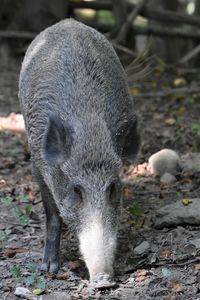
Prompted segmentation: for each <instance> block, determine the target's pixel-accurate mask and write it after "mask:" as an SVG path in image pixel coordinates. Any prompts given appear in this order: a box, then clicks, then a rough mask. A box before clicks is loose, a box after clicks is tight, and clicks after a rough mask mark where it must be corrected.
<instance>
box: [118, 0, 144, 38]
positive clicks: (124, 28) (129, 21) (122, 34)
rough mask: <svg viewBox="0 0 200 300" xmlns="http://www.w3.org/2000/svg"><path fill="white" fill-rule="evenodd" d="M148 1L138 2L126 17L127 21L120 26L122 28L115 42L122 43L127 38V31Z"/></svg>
mask: <svg viewBox="0 0 200 300" xmlns="http://www.w3.org/2000/svg"><path fill="white" fill-rule="evenodd" d="M148 1H149V0H141V1H139V2H138V4H137V5H136V6H135V7H134V8H133V10H132V11H131V13H130V14H129V15H128V17H127V19H126V20H125V22H124V24H123V25H122V28H121V29H120V31H119V34H118V37H117V41H118V42H122V43H123V42H124V41H125V39H126V36H127V33H128V31H129V30H130V28H131V27H132V25H133V22H134V20H135V19H136V17H137V16H138V14H139V13H140V12H141V10H142V9H143V8H144V6H145V5H146V4H147V2H148Z"/></svg>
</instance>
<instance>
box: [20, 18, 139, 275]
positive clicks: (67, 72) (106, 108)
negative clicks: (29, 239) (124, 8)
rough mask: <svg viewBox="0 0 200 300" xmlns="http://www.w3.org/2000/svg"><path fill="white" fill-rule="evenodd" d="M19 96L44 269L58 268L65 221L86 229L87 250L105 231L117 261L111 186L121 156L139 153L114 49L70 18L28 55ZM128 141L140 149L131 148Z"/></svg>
mask: <svg viewBox="0 0 200 300" xmlns="http://www.w3.org/2000/svg"><path fill="white" fill-rule="evenodd" d="M19 99H20V104H21V109H22V112H23V115H24V119H25V126H26V131H27V135H28V142H29V145H30V149H31V156H32V162H33V169H34V173H35V176H36V178H37V180H38V182H39V184H40V188H41V191H42V198H43V203H44V206H45V211H46V214H47V242H46V250H45V251H46V252H45V256H44V262H43V265H42V268H43V269H45V270H48V269H50V270H51V269H52V270H57V269H56V268H57V267H55V266H57V258H55V257H57V252H58V251H59V239H60V235H59V233H58V231H60V228H61V221H60V219H59V218H60V216H61V217H62V218H63V220H64V221H65V222H68V223H69V224H70V225H72V227H74V228H75V229H76V231H77V232H81V238H80V239H81V243H82V244H83V245H84V246H83V245H82V246H83V247H82V248H83V249H84V251H86V250H85V249H87V243H86V244H85V241H83V237H85V236H88V234H89V233H88V232H91V235H93V234H96V233H97V234H98V235H99V236H101V235H102V234H104V233H105V237H104V238H103V240H104V242H103V243H105V245H104V244H102V245H101V255H103V254H102V253H104V251H103V248H102V247H104V246H105V249H107V250H105V251H108V253H109V256H112V258H111V260H110V261H111V262H112V261H113V257H114V251H115V244H116V243H115V239H116V228H117V214H118V211H119V209H118V208H119V206H120V201H118V200H119V199H120V197H121V190H120V188H118V184H115V187H114V191H115V190H116V193H115V192H113V188H112V182H117V181H118V182H119V178H118V173H119V170H120V168H121V166H122V160H123V157H125V156H126V155H127V156H129V157H134V155H135V154H136V152H137V148H138V136H137V134H136V116H135V113H134V108H133V101H132V97H131V95H130V92H129V89H128V84H127V78H126V75H125V72H124V70H123V68H122V66H121V63H120V61H119V59H118V57H117V55H116V53H115V51H114V50H113V47H112V46H111V44H110V43H109V42H108V41H107V39H106V38H105V37H104V36H103V35H102V34H100V33H99V32H97V31H96V30H94V29H92V28H90V27H88V26H85V25H83V24H81V23H79V22H77V21H74V20H72V19H68V20H63V21H61V22H59V23H57V24H55V25H53V26H51V27H49V28H47V29H46V30H44V31H43V32H42V33H40V34H39V35H38V36H37V37H36V38H35V40H34V41H33V42H32V43H31V45H30V46H29V48H28V50H27V53H26V55H25V58H24V61H23V64H22V69H21V73H20V80H19ZM132 132H133V136H132V135H131V133H132ZM126 136H127V138H128V140H131V142H133V144H134V143H135V145H130V143H126ZM125 144H126V145H125ZM77 185H78V186H81V188H82V189H83V191H82V195H83V198H84V199H83V200H81V196H79V193H78V194H77V191H76V186H77ZM109 185H110V186H111V188H110V189H109ZM111 192H112V194H113V195H114V196H112V195H111ZM55 203H56V206H55ZM57 209H58V212H57ZM51 215H53V216H54V218H53V217H52V220H53V221H52V220H51ZM59 215H60V216H59ZM94 216H98V217H99V218H100V219H99V223H98V224H97V225H96V233H95V232H93V231H92V228H90V224H93V223H94V221H95V218H94ZM55 220H56V221H55ZM88 220H90V224H88V223H87V221H88ZM88 226H89V228H88ZM91 226H92V225H91ZM102 226H105V228H103V227H102ZM84 228H87V233H85V231H84ZM90 230H91V231H90ZM48 235H49V236H50V237H53V241H52V238H51V239H50V238H48ZM107 237H108V239H107ZM109 239H110V240H112V243H110V244H109ZM106 243H107V244H106ZM94 248H95V247H94ZM97 248H98V247H97ZM95 249H96V248H95ZM49 253H50V254H49ZM83 256H84V257H88V255H87V253H83ZM97 256H98V253H97ZM105 256H106V254H105ZM107 256H108V255H107ZM107 256H106V257H107ZM107 259H108V257H107V258H106V260H105V261H107ZM97 260H98V257H97ZM51 261H52V265H51ZM90 263H91V262H90ZM48 264H50V266H49V265H48ZM86 264H87V261H86ZM111 265H112V263H111ZM111 265H110V268H111ZM91 268H93V267H91ZM94 269H95V270H96V268H94ZM89 271H90V270H89Z"/></svg>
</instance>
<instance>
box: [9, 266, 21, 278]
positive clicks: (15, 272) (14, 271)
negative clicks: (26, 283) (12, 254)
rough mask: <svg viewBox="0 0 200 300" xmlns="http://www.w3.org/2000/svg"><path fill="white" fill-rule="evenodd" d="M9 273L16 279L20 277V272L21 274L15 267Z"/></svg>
mask: <svg viewBox="0 0 200 300" xmlns="http://www.w3.org/2000/svg"><path fill="white" fill-rule="evenodd" d="M10 271H11V273H12V274H13V275H14V276H15V277H17V278H19V277H22V272H21V270H20V268H19V267H17V266H16V265H14V266H13V267H12V268H11V269H10Z"/></svg>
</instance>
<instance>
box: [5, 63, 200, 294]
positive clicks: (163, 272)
mask: <svg viewBox="0 0 200 300" xmlns="http://www.w3.org/2000/svg"><path fill="white" fill-rule="evenodd" d="M0 64H1V65H2V66H0V68H1V76H0V116H7V115H8V114H9V113H10V112H19V105H18V99H17V81H18V74H19V70H20V59H18V60H10V61H9V64H5V63H3V62H2V63H0ZM199 74H200V71H198V70H196V71H194V72H191V71H189V70H178V69H176V70H174V69H166V68H165V67H164V66H163V65H158V67H157V68H156V69H155V71H154V72H153V74H152V75H151V76H150V78H147V79H145V80H143V81H140V82H138V83H137V84H135V85H134V86H133V87H132V94H133V95H135V103H136V110H137V112H138V115H139V124H140V125H139V126H140V132H141V137H142V145H141V152H140V155H139V157H138V161H137V163H144V162H147V161H148V158H149V156H150V155H151V154H153V153H155V152H157V151H159V150H160V149H163V148H171V149H174V150H176V151H178V152H179V153H180V154H185V153H188V152H192V151H199V152H200V149H199V136H198V134H197V133H196V132H195V130H194V126H193V127H192V124H197V123H198V124H199V113H200V101H199V100H200V95H198V94H184V93H180V92H179V93H175V94H173V95H171V96H167V97H145V98H140V97H138V95H139V94H140V93H144V92H146V93H147V92H153V91H157V90H162V91H165V90H167V89H170V88H172V87H180V86H183V87H184V86H186V85H187V84H194V85H198V80H199ZM178 80H179V81H178ZM132 177H133V176H132ZM124 180H125V182H126V183H125V188H124V209H123V213H122V217H121V223H120V230H119V239H118V241H119V242H118V244H119V245H118V253H117V257H116V262H115V279H116V282H117V285H116V287H114V288H112V289H108V290H106V289H105V290H102V291H98V290H90V289H89V288H87V285H86V280H87V279H88V274H87V271H86V268H85V266H84V263H83V261H82V260H81V257H80V254H79V252H78V245H77V242H76V238H75V237H74V236H73V235H72V233H70V232H68V230H67V228H64V230H63V239H62V249H61V268H60V271H59V273H58V275H57V276H54V277H52V275H51V274H47V275H46V276H43V275H40V274H39V273H38V272H37V267H38V266H39V264H40V262H41V258H42V252H43V247H44V236H45V215H44V210H43V207H42V203H41V198H40V193H39V189H38V187H37V184H36V183H34V182H33V181H32V176H31V166H30V159H29V156H28V153H27V149H26V143H25V138H24V135H23V134H20V133H18V134H14V133H12V132H8V131H3V130H2V131H0V199H1V201H0V299H6V300H11V299H12V300H14V299H18V297H17V296H15V295H14V291H15V288H16V286H22V287H27V288H28V289H29V290H30V291H34V293H35V294H36V293H37V291H38V290H39V292H38V293H41V292H43V293H44V294H47V295H51V294H52V293H54V292H61V291H62V292H65V293H67V294H69V295H71V298H72V299H96V298H97V299H113V300H114V299H135V300H136V299H138V300H141V299H144V300H146V299H159V300H160V299H167V300H174V299H187V300H189V299H200V250H199V249H198V248H196V247H194V246H193V244H191V243H190V241H191V240H193V239H196V238H200V226H189V225H184V226H182V225H181V226H178V227H172V228H161V229H155V228H154V226H153V218H154V216H155V210H156V209H158V208H159V207H162V206H165V205H166V204H170V203H173V202H176V201H181V199H184V198H197V197H199V195H200V184H199V183H200V177H199V174H198V173H195V172H191V173H190V174H180V175H179V176H178V177H177V181H176V182H175V183H174V184H171V185H162V184H161V183H160V179H159V178H155V177H152V176H148V175H145V174H143V176H136V177H135V178H131V176H129V178H126V177H125V178H124ZM133 207H134V210H133V209H130V208H133ZM143 241H145V242H147V244H148V247H147V248H148V249H147V250H146V251H144V252H143V253H142V254H136V253H135V251H134V248H135V247H136V246H137V245H140V244H141V243H142V242H143ZM36 289H37V290H36ZM37 297H38V298H37ZM36 299H39V296H36ZM44 299H46V298H44ZM49 299H50V298H49ZM51 299H59V298H56V296H54V298H51ZM60 299H61V298H60Z"/></svg>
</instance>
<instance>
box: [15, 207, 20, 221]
mask: <svg viewBox="0 0 200 300" xmlns="http://www.w3.org/2000/svg"><path fill="white" fill-rule="evenodd" d="M14 213H15V216H16V217H17V218H18V219H19V218H20V216H21V215H22V211H21V210H20V208H19V207H15V208H14Z"/></svg>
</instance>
